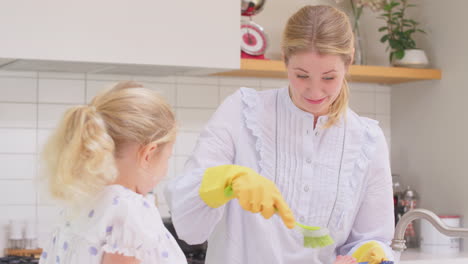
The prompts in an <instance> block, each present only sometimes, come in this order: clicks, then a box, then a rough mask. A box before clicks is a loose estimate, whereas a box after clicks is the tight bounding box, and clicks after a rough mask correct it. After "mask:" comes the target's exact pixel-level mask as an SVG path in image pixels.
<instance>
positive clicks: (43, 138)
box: [37, 128, 55, 154]
mask: <svg viewBox="0 0 468 264" xmlns="http://www.w3.org/2000/svg"><path fill="white" fill-rule="evenodd" d="M54 131H55V130H54V129H45V128H40V129H38V130H37V147H38V152H39V154H41V153H42V149H43V148H44V146H45V144H46V143H47V141H48V140H49V137H50V136H51V135H52V133H53V132H54Z"/></svg>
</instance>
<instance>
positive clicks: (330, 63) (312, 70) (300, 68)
mask: <svg viewBox="0 0 468 264" xmlns="http://www.w3.org/2000/svg"><path fill="white" fill-rule="evenodd" d="M286 69H287V73H288V79H289V92H290V96H291V99H292V101H293V102H294V104H295V105H296V106H297V107H298V108H300V109H302V110H303V111H306V112H309V113H311V114H313V115H314V116H321V115H326V114H327V113H328V110H329V107H330V105H331V104H332V103H333V102H334V101H335V100H336V98H337V97H338V95H339V93H340V91H341V87H342V86H343V79H344V78H345V75H346V71H347V67H346V66H345V64H344V62H343V60H342V58H341V57H340V56H338V55H321V54H318V53H317V52H315V51H308V52H302V53H298V54H295V55H293V56H291V57H290V58H289V62H288V65H287V66H286Z"/></svg>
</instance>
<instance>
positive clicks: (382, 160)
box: [338, 124, 395, 260]
mask: <svg viewBox="0 0 468 264" xmlns="http://www.w3.org/2000/svg"><path fill="white" fill-rule="evenodd" d="M370 129H372V130H373V131H371V132H372V133H375V134H376V137H375V142H373V144H376V145H375V151H374V153H373V158H372V159H371V160H370V164H369V167H368V170H367V173H366V174H367V175H366V178H367V181H366V187H365V190H364V197H363V199H362V203H361V205H360V207H359V211H358V213H357V215H356V218H355V221H354V224H353V227H352V229H351V232H350V235H349V237H348V239H347V241H346V243H345V244H344V245H342V246H341V247H340V248H338V253H339V254H342V255H345V254H349V255H351V254H352V253H353V252H354V251H355V250H356V249H357V248H358V247H359V246H360V245H362V244H364V243H366V242H369V241H375V242H377V243H378V244H380V245H381V246H382V248H383V249H384V251H385V253H386V255H387V258H389V259H390V260H393V254H392V250H391V248H390V247H389V245H390V242H391V240H392V238H393V233H394V227H395V223H394V215H393V213H394V211H393V190H392V178H391V171H390V161H389V152H388V146H387V142H386V140H385V136H384V134H383V132H382V129H380V127H378V125H377V124H375V125H373V126H371V127H370ZM365 144H370V142H367V143H365Z"/></svg>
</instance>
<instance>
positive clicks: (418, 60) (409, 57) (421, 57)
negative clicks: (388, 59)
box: [392, 49, 429, 68]
mask: <svg viewBox="0 0 468 264" xmlns="http://www.w3.org/2000/svg"><path fill="white" fill-rule="evenodd" d="M392 64H393V66H398V67H410V68H426V67H427V66H429V61H428V59H427V56H426V53H425V52H424V50H421V49H408V50H405V56H404V57H403V58H402V59H401V60H399V59H393V62H392Z"/></svg>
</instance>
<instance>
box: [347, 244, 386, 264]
mask: <svg viewBox="0 0 468 264" xmlns="http://www.w3.org/2000/svg"><path fill="white" fill-rule="evenodd" d="M352 256H353V257H354V258H356V260H357V262H369V264H380V262H382V261H385V260H388V259H387V255H386V254H385V251H384V249H383V248H382V246H381V245H380V244H379V243H377V242H375V241H369V242H367V243H364V244H363V245H362V246H360V247H359V248H358V249H356V251H355V252H354V253H353V255H352Z"/></svg>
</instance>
